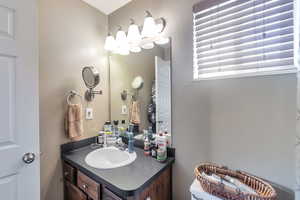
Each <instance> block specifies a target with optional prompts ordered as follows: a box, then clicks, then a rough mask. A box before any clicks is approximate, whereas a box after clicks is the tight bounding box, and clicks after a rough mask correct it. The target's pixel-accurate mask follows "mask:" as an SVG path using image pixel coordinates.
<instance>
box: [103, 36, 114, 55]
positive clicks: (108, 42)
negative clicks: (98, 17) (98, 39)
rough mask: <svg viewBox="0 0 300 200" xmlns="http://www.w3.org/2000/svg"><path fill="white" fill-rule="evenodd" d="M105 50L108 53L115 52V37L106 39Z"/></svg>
mask: <svg viewBox="0 0 300 200" xmlns="http://www.w3.org/2000/svg"><path fill="white" fill-rule="evenodd" d="M104 49H105V50H106V51H114V50H115V49H116V41H115V38H114V36H112V35H108V36H107V37H106V39H105V44H104Z"/></svg>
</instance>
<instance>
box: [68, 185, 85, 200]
mask: <svg viewBox="0 0 300 200" xmlns="http://www.w3.org/2000/svg"><path fill="white" fill-rule="evenodd" d="M65 198H66V200H87V196H86V195H85V194H84V193H83V192H81V190H79V189H78V188H77V187H75V185H73V184H72V183H70V182H69V181H66V182H65Z"/></svg>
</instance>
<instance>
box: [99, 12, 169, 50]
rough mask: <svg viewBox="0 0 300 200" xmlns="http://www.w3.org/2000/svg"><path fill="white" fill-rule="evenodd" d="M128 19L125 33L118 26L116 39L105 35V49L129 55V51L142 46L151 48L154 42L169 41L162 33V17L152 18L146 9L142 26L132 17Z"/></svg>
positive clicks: (162, 42)
mask: <svg viewBox="0 0 300 200" xmlns="http://www.w3.org/2000/svg"><path fill="white" fill-rule="evenodd" d="M130 21H131V22H130V26H129V28H128V33H127V35H126V33H125V31H123V30H122V28H121V26H120V27H119V29H118V32H117V35H116V39H114V37H113V36H112V35H111V34H109V35H108V36H107V38H106V40H105V46H104V48H105V50H107V51H110V52H112V53H115V54H120V55H129V53H130V52H133V53H138V52H140V51H141V50H142V48H143V49H152V48H154V46H155V44H156V45H164V44H167V43H169V41H170V40H169V38H167V37H164V36H163V34H162V32H163V31H164V29H165V27H166V21H165V20H164V19H163V18H158V19H154V18H153V16H152V14H151V13H150V12H149V11H146V17H145V20H144V25H143V27H139V26H138V25H137V24H135V22H134V20H133V19H130ZM140 30H142V31H140Z"/></svg>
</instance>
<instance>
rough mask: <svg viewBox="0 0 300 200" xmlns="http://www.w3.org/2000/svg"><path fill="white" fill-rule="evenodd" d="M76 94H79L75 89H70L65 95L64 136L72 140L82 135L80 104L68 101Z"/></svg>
mask: <svg viewBox="0 0 300 200" xmlns="http://www.w3.org/2000/svg"><path fill="white" fill-rule="evenodd" d="M76 95H77V96H80V95H79V94H77V93H76V92H75V91H71V92H70V94H69V95H68V97H67V103H68V104H67V111H66V114H65V120H64V121H65V123H64V125H65V133H66V136H67V137H68V138H70V139H72V140H76V139H77V138H80V137H81V136H82V135H83V125H82V105H81V104H72V103H71V101H70V99H71V98H72V97H74V96H76ZM80 97H81V96H80Z"/></svg>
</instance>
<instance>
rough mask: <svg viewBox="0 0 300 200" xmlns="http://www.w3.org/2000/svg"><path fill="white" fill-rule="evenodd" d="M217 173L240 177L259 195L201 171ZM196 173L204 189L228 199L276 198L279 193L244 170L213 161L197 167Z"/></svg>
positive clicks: (265, 199) (268, 199)
mask: <svg viewBox="0 0 300 200" xmlns="http://www.w3.org/2000/svg"><path fill="white" fill-rule="evenodd" d="M202 172H205V173H206V174H212V173H214V174H216V175H218V176H220V177H221V178H224V177H225V176H226V175H228V176H231V177H233V178H236V179H238V180H239V181H241V182H242V183H244V184H246V185H248V186H249V187H251V188H253V189H254V190H255V191H256V193H257V195H253V194H246V193H243V192H241V191H240V190H233V189H232V188H230V187H226V186H225V185H224V184H223V183H216V182H213V181H211V180H208V179H206V178H204V177H203V176H202V175H201V173H202ZM195 174H196V177H197V179H198V181H199V182H200V184H201V186H202V188H203V190H204V191H205V192H207V193H210V194H212V195H214V196H217V197H220V198H222V199H226V200H276V199H277V194H276V191H275V189H274V188H273V187H272V186H271V185H270V184H269V183H267V182H265V181H263V180H262V179H260V178H258V177H255V176H252V175H249V174H247V173H245V172H242V171H233V170H230V169H228V168H227V167H221V166H218V165H215V164H211V163H204V164H201V165H199V166H198V167H196V169H195Z"/></svg>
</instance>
